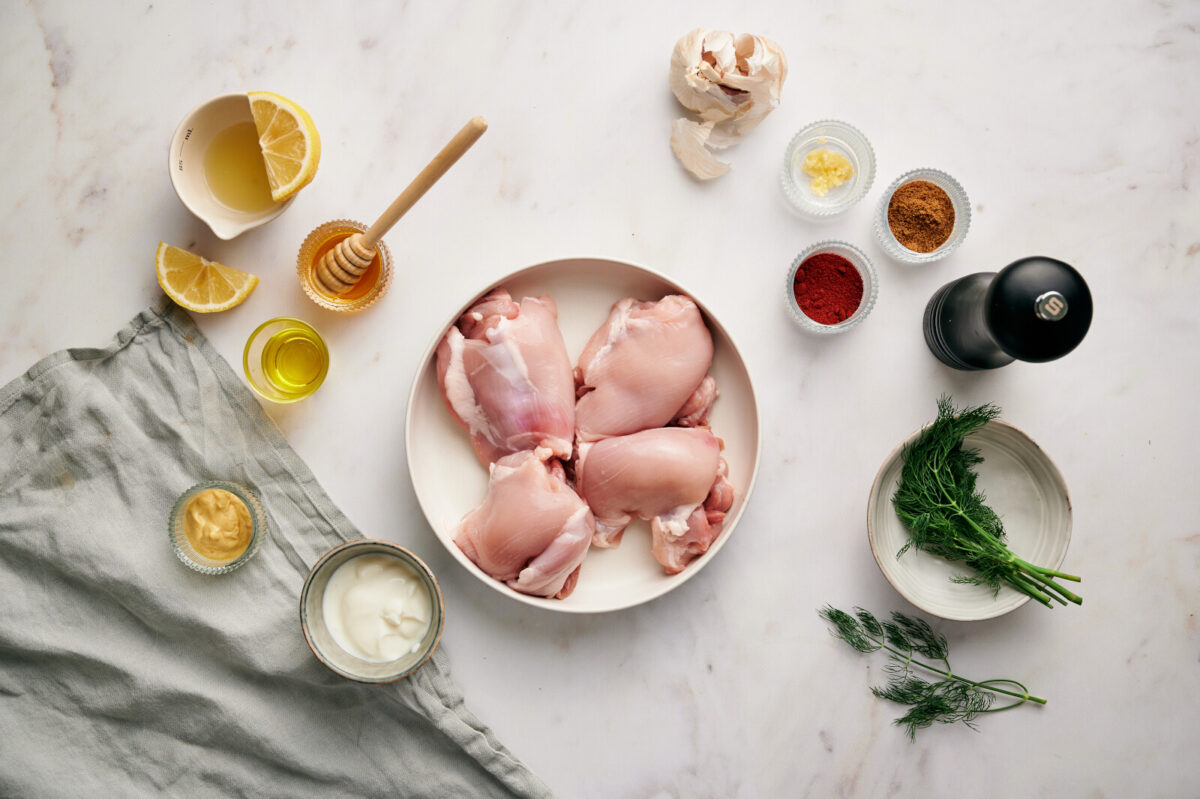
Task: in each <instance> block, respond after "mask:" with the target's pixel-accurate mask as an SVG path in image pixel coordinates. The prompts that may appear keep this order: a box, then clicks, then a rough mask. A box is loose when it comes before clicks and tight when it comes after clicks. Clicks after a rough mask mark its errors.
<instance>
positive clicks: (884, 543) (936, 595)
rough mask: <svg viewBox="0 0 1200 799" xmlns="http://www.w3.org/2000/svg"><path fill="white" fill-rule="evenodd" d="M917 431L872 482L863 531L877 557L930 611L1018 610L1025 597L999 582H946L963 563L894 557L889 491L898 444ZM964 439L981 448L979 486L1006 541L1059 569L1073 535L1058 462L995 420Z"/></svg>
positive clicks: (899, 460) (979, 615)
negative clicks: (993, 587) (995, 588)
mask: <svg viewBox="0 0 1200 799" xmlns="http://www.w3.org/2000/svg"><path fill="white" fill-rule="evenodd" d="M920 433H921V431H920V430H918V431H917V432H915V433H913V434H912V435H910V436H909V437H908V438H906V439H905V440H904V441H903V442H902V443H901V444H900V446H898V447H896V449H895V450H893V451H892V453H891V454H890V455H889V456H888V458H887V460H886V461H884V464H883V466H882V467H881V468H880V469H879V473H878V474H877V475H876V476H875V483H874V484H873V485H872V486H871V495H870V498H869V499H868V501H867V538H868V540H869V541H870V543H871V552H872V553H874V555H875V562H876V563H878V564H879V569H880V571H882V572H883V576H884V577H886V578H887V580H888V582H889V583H891V584H892V587H893V588H895V589H896V590H897V591H899V592H900V595H901V596H903V597H904V598H905V599H907V600H908V601H909V602H911V603H913V604H914V605H916V606H917V607H918V608H920V609H921V610H923V611H925V612H926V613H930V614H933V615H934V616H939V617H941V618H943V619H951V620H954V621H979V620H981V619H990V618H994V617H996V616H1001V615H1003V614H1005V613H1008V612H1010V611H1013V610H1016V609H1017V608H1019V607H1020V606H1021V605H1024V604H1025V603H1026V602H1028V601H1029V599H1030V597H1028V596H1026V595H1025V594H1022V593H1021V592H1019V591H1016V590H1014V589H1012V588H1009V587H1008V586H1005V585H1002V586H1001V587H1000V592H999V593H998V594H994V595H993V593H992V590H991V589H990V588H988V587H987V586H982V585H970V584H963V583H954V582H951V578H952V577H955V576H958V575H966V574H970V573H971V569H970V568H969V567H968V566H966V565H964V564H962V563H955V562H951V561H948V560H945V559H944V558H940V557H937V556H936V555H930V554H928V553H925V552H920V551H917V550H915V549H910V550H908V551H907V552H905V553H904V554H903V555H901V556H900V557H899V558H897V557H896V553H897V552H899V551H900V549H901V547H903V546H904V545H905V544H906V543H908V540H909V538H908V530H907V528H905V526H904V524H903V523H902V522H901V521H900V519H899V517H898V516H897V515H896V511H895V508H893V507H892V495H893V494H895V493H896V486H897V484H899V482H900V470H901V468H903V466H904V460H903V457H902V454H901V453H902V450H903V448H904V446H905V445H906V444H908V443H910V442H912V441H914V440H915V439H916V437H917V436H918V435H920ZM966 444H967V446H969V447H971V448H973V449H976V450H978V451H979V454H980V455H982V456H983V463H981V464H979V465H978V466H976V467H975V469H976V472H977V473H978V475H979V481H978V488H979V489H980V490H981V491H983V492H984V493H985V494H986V495H987V503H988V505H989V506H990V507H991V508H992V510H994V511H996V513H997V514H998V515H999V516H1000V519H1001V521H1002V522H1004V531H1005V533H1006V536H1007V544H1008V547H1009V549H1011V550H1012V551H1013V552H1014V553H1016V554H1017V555H1018V556H1020V557H1021V558H1024V559H1025V560H1027V561H1029V562H1030V563H1033V564H1036V565H1038V566H1044V567H1046V568H1050V569H1057V568H1058V567H1059V566H1060V565H1061V564H1062V562H1063V559H1064V558H1066V556H1067V545H1068V544H1069V543H1070V541H1071V500H1070V498H1069V497H1068V496H1067V486H1066V483H1065V482H1064V481H1063V478H1062V475H1061V474H1060V473H1059V471H1058V468H1057V467H1056V466H1055V465H1054V463H1053V462H1052V461H1051V460H1050V458H1048V457H1047V456H1046V453H1044V452H1043V451H1042V449H1041V447H1039V446H1038V445H1037V444H1035V443H1034V442H1033V440H1032V439H1030V438H1029V436H1027V435H1025V434H1024V433H1022V432H1021V431H1020V430H1018V429H1017V428H1015V427H1013V426H1012V425H1009V424H1006V423H1004V422H1001V421H998V420H992V421H991V422H988V423H987V425H985V426H984V427H982V428H980V429H979V430H977V431H976V432H975V433H973V434H972V435H970V436H967V439H966ZM1066 585H1071V584H1070V583H1066ZM1068 607H1069V606H1068Z"/></svg>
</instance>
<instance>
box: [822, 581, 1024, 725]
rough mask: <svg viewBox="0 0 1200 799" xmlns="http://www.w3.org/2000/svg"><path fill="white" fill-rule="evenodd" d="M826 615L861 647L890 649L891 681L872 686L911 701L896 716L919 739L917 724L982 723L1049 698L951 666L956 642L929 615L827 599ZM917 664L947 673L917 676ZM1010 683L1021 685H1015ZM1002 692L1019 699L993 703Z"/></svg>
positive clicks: (839, 633)
mask: <svg viewBox="0 0 1200 799" xmlns="http://www.w3.org/2000/svg"><path fill="white" fill-rule="evenodd" d="M819 613H820V615H821V618H823V619H825V621H827V622H829V623H830V624H831V625H833V627H832V629H830V633H831V634H832V635H833V636H834V637H836V638H840V639H842V640H843V641H845V642H846V643H848V644H850V646H852V647H854V648H855V649H857V650H858V651H859V652H867V653H870V652H878V651H879V650H881V649H882V650H885V651H886V652H887V653H888V665H887V669H886V670H887V673H888V682H887V685H886V686H883V687H879V686H874V687H872V688H871V692H872V693H874V694H875V696H877V697H879V698H880V699H887V700H890V701H892V702H898V703H900V704H902V705H909V706H910V708H909V710H908V712H907V713H905V714H904V715H903V716H901V717H900V718H898V719H896V720H895V722H894V723H895V724H896V726H899V727H904V728H905V729H906V732H907V733H908V738H909V740H915V738H916V735H917V730H919V729H922V728H924V727H929V726H931V725H932V724H933V723H934V722H935V721H936V722H938V723H940V724H953V723H954V722H956V721H961V722H962V723H963V724H966V725H967V726H968V727H970V728H971V729H976V727H975V723H974V722H975V718H976V717H977V716H978V715H979V714H980V713H998V712H1000V711H1001V710H1008V709H1010V708H1014V707H1016V706H1017V705H1023V704H1025V703H1026V702H1037V703H1038V704H1040V705H1044V704H1046V700H1045V699H1042V698H1040V697H1037V696H1032V695H1030V693H1029V689H1028V688H1026V687H1025V686H1024V685H1023V684H1022V683H1020V682H1017V681H1016V680H1008V679H992V680H982V681H979V682H976V681H974V680H968V679H966V678H965V677H961V676H959V675H957V674H955V673H954V672H953V670H952V669H951V668H950V647H949V644H948V643H947V642H946V637H945V636H944V635H942V634H940V633H938V632H936V631H935V630H934V629H933V628H932V627H930V626H929V623H928V622H926V621H925V620H924V619H919V618H915V617H912V616H906V615H904V614H903V613H900V612H899V611H893V613H892V617H891V620H890V621H883V622H881V621H879V620H878V619H877V618H875V616H874V615H873V614H871V613H870V612H869V611H866V610H863V609H862V608H857V607H856V608H855V609H854V615H851V614H849V613H847V612H846V611H844V610H838V609H837V608H834V607H831V606H829V605H826V606H825V607H824V608H822V609H821V610H820V611H819ZM918 655H920V656H921V657H924V658H928V659H929V660H931V661H936V662H940V663H941V664H942V665H943V666H945V668H944V669H943V668H939V667H938V666H937V665H933V664H931V663H926V662H923V661H920V660H917V659H916V656H918ZM914 667H919V668H922V669H925V670H926V671H929V672H932V673H934V674H939V675H941V677H942V679H941V680H939V681H938V682H929V681H927V680H923V679H921V678H920V677H918V676H916V674H915V673H914V672H913V668H914ZM1002 686H1009V687H1011V688H1015V689H1017V690H1009V689H1008V688H1005V687H1002ZM997 694H1001V695H1004V696H1006V697H1009V698H1011V699H1012V700H1013V701H1012V702H1010V703H1009V704H1007V705H1004V706H1003V707H992V703H993V702H994V701H995V700H996V696H997Z"/></svg>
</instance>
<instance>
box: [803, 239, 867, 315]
mask: <svg viewBox="0 0 1200 799" xmlns="http://www.w3.org/2000/svg"><path fill="white" fill-rule="evenodd" d="M792 291H793V292H794V293H795V295H796V304H797V305H799V306H800V310H802V311H804V314H805V316H807V317H808V318H809V319H812V320H813V321H814V322H819V323H820V324H823V325H836V324H838V323H839V322H844V321H846V319H847V318H849V317H850V315H851V314H853V313H854V312H855V311H856V310H858V306H859V305H860V304H861V303H862V296H863V279H862V275H860V274H859V273H858V270H857V269H855V268H854V264H852V263H850V262H849V261H848V260H846V259H845V258H843V257H842V256H840V255H835V254H834V253H831V252H820V253H817V254H816V255H814V256H812V257H810V258H808V259H806V260H805V261H804V263H802V264H800V266H799V267H798V268H797V269H796V280H795V283H793V284H792Z"/></svg>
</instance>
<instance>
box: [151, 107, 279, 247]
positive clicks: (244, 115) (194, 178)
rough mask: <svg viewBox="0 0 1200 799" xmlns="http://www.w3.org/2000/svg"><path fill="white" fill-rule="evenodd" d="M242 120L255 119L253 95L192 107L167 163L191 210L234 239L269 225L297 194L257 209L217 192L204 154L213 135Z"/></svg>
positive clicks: (174, 139) (215, 230) (223, 235)
mask: <svg viewBox="0 0 1200 799" xmlns="http://www.w3.org/2000/svg"><path fill="white" fill-rule="evenodd" d="M241 122H250V123H253V122H254V115H253V114H252V113H251V112H250V99H249V98H248V97H247V96H246V95H245V94H223V95H221V96H220V97H214V98H213V99H211V100H209V101H208V102H206V103H203V104H201V105H199V106H197V107H196V108H194V109H192V111H191V113H189V114H188V115H187V116H185V117H184V118H183V121H182V122H180V123H179V127H178V128H176V129H175V135H174V136H172V137H171V151H170V154H169V157H168V160H167V167H168V169H169V170H170V173H171V186H173V187H174V189H175V193H176V194H177V195H179V199H180V201H181V202H182V203H183V204H184V205H185V206H186V207H187V209H188V210H189V211H191V212H192V213H193V214H195V215H196V216H198V217H199V218H200V219H201V220H202V221H204V222H205V223H206V224H207V225H208V226H209V227H210V228H212V232H213V233H215V234H216V235H217V236H218V237H219V238H222V239H232V238H234V237H235V236H238V235H240V234H241V233H244V232H246V231H247V230H251V229H253V228H256V227H258V226H260V225H265V224H266V223H267V222H270V221H271V220H272V219H274V218H275V217H277V216H279V215H280V214H282V213H283V212H284V211H285V210H287V207H288V206H289V205H291V204H292V200H294V199H295V195H292V196H291V197H289V198H288V199H286V200H284V201H283V202H281V203H275V204H274V205H273V206H272V207H270V208H268V209H266V210H263V211H255V212H247V211H239V210H237V209H234V208H230V207H229V206H228V205H225V204H224V203H222V202H221V201H220V200H218V199H217V198H216V197H214V196H213V193H212V190H211V189H210V188H209V186H208V179H207V178H206V177H205V175H204V154H205V152H206V151H207V150H208V145H209V144H211V143H212V140H213V138H214V137H215V136H216V135H217V134H218V133H220V132H221V131H223V130H225V129H226V128H228V127H230V126H232V125H236V124H238V123H241Z"/></svg>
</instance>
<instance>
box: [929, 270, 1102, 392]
mask: <svg viewBox="0 0 1200 799" xmlns="http://www.w3.org/2000/svg"><path fill="white" fill-rule="evenodd" d="M1091 323H1092V294H1091V292H1090V291H1088V287H1087V283H1085V282H1084V281H1083V277H1082V276H1081V275H1080V274H1079V272H1077V271H1075V269H1074V267H1072V266H1071V265H1070V264H1065V263H1063V262H1062V261H1057V260H1055V259H1053V258H1042V257H1038V256H1035V257H1032V258H1022V259H1021V260H1019V261H1013V262H1012V263H1011V264H1009V265H1008V266H1006V267H1004V268H1003V269H1001V270H1000V271H999V272H978V273H976V274H973V275H967V276H966V277H963V278H959V279H958V280H953V281H951V282H949V283H947V284H946V285H944V286H942V287H941V288H940V289H938V291H937V292H936V293H935V294H934V295H933V296H932V297H930V299H929V304H928V305H926V306H925V318H924V323H923V326H924V328H925V343H926V344H928V345H929V349H930V350H932V351H933V354H934V355H936V356H937V358H938V360H940V361H941V362H942V363H944V364H946V365H947V366H953V367H954V368H955V369H963V370H970V371H973V370H978V369H996V368H998V367H1001V366H1007V365H1008V364H1010V363H1012V362H1013V361H1014V360H1020V361H1030V362H1033V363H1041V362H1043V361H1052V360H1054V359H1055V358H1061V357H1062V356H1064V355H1066V354H1067V353H1068V352H1070V351H1071V350H1073V349H1075V347H1076V346H1077V345H1078V344H1079V342H1081V341H1083V337H1084V335H1086V334H1087V331H1088V327H1089V326H1090V325H1091Z"/></svg>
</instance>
